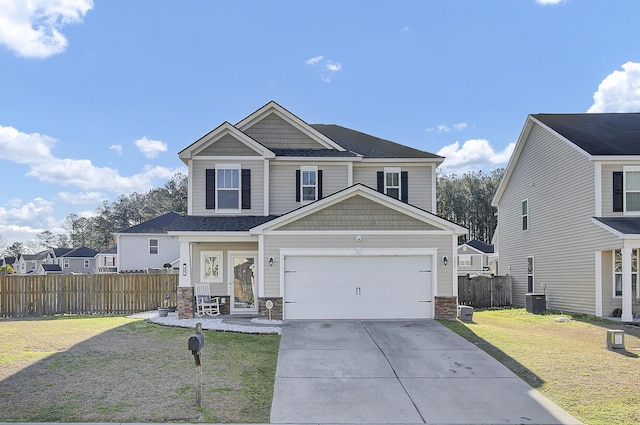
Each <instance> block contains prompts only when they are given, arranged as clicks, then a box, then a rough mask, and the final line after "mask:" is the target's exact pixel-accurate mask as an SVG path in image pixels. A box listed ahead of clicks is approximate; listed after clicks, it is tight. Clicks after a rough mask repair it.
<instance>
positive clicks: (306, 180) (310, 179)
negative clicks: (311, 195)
mask: <svg viewBox="0 0 640 425" xmlns="http://www.w3.org/2000/svg"><path fill="white" fill-rule="evenodd" d="M302 184H303V185H305V186H309V185H310V186H315V184H316V172H315V171H303V172H302Z"/></svg>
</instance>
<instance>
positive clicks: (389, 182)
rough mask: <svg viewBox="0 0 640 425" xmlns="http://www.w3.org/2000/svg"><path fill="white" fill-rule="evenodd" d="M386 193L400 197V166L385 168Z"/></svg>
mask: <svg viewBox="0 0 640 425" xmlns="http://www.w3.org/2000/svg"><path fill="white" fill-rule="evenodd" d="M384 193H386V194H387V195H389V196H392V197H394V198H396V199H400V167H385V168H384Z"/></svg>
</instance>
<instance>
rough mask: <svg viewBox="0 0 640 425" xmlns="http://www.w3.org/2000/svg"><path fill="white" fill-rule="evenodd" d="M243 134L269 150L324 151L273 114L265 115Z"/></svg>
mask: <svg viewBox="0 0 640 425" xmlns="http://www.w3.org/2000/svg"><path fill="white" fill-rule="evenodd" d="M244 132H245V133H246V134H248V135H249V136H251V137H253V138H254V139H256V140H257V141H259V142H260V143H262V144H263V145H265V146H266V147H267V148H269V149H325V147H324V146H322V145H321V144H320V143H318V142H316V141H315V140H313V139H312V138H311V137H309V136H307V135H306V134H304V133H303V132H302V131H300V130H298V129H297V128H295V127H293V126H292V125H291V124H289V123H288V122H286V121H285V120H283V119H282V118H280V117H279V116H278V115H277V114H275V113H271V114H269V115H267V116H266V117H265V118H263V119H262V120H260V121H259V122H257V123H256V124H254V125H252V126H251V127H249V128H248V129H246V130H245V131H244Z"/></svg>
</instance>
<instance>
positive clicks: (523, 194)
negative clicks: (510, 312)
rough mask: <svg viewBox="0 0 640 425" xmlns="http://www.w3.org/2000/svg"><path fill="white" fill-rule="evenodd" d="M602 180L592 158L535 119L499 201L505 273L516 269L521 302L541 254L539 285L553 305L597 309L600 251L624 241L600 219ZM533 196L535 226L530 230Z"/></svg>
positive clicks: (515, 282)
mask: <svg viewBox="0 0 640 425" xmlns="http://www.w3.org/2000/svg"><path fill="white" fill-rule="evenodd" d="M594 180H595V167H594V164H593V163H592V162H590V161H589V160H588V159H587V158H586V157H585V156H584V155H582V154H581V153H579V152H578V151H577V150H576V149H574V148H573V147H572V146H570V145H569V144H567V143H566V142H564V141H561V140H559V139H557V138H556V136H554V135H553V134H552V133H550V132H549V131H547V130H546V129H543V128H541V127H540V126H538V125H534V127H533V128H532V130H531V133H530V135H529V137H528V139H527V140H526V143H525V144H524V146H523V149H522V152H521V154H520V157H519V158H518V162H517V164H516V165H515V168H514V172H513V174H512V175H511V178H510V180H509V182H508V185H507V187H506V188H505V192H504V194H503V197H502V198H501V201H500V205H499V207H498V208H499V220H498V226H499V251H500V261H499V267H500V269H499V273H500V274H511V275H512V278H513V280H512V282H513V303H514V304H515V305H519V306H524V305H525V293H526V292H527V270H526V265H527V257H529V256H533V257H534V259H535V270H534V278H535V290H536V291H542V287H541V284H542V283H544V284H545V285H546V289H545V292H546V294H547V298H546V299H547V308H550V309H555V310H565V311H572V312H580V313H587V314H594V313H595V251H596V250H599V249H601V248H602V247H607V246H613V245H615V244H616V243H617V242H616V238H615V237H614V236H613V235H612V234H610V233H608V232H606V231H605V230H603V229H601V228H600V227H598V226H596V225H595V224H593V223H592V217H593V215H594V213H595V191H594V187H595V186H594V185H595V181H594ZM605 185H606V183H605V182H603V186H605ZM525 199H527V200H528V204H529V230H526V231H523V230H522V212H521V205H522V201H523V200H525ZM509 267H510V269H509ZM603 274H604V273H603ZM605 290H606V288H605Z"/></svg>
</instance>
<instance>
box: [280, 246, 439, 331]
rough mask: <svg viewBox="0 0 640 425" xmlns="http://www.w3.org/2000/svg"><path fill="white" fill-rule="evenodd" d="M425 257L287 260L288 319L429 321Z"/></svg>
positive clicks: (427, 262) (427, 261) (427, 258)
mask: <svg viewBox="0 0 640 425" xmlns="http://www.w3.org/2000/svg"><path fill="white" fill-rule="evenodd" d="M431 311H432V307H431V257H430V256H365V257H324V256H319V257H301V256H300V257H296V256H293V257H287V258H286V259H285V317H286V318H288V319H293V318H297V319H320V318H335V319H350V318H371V319H373V318H427V317H431V314H432V312H431Z"/></svg>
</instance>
